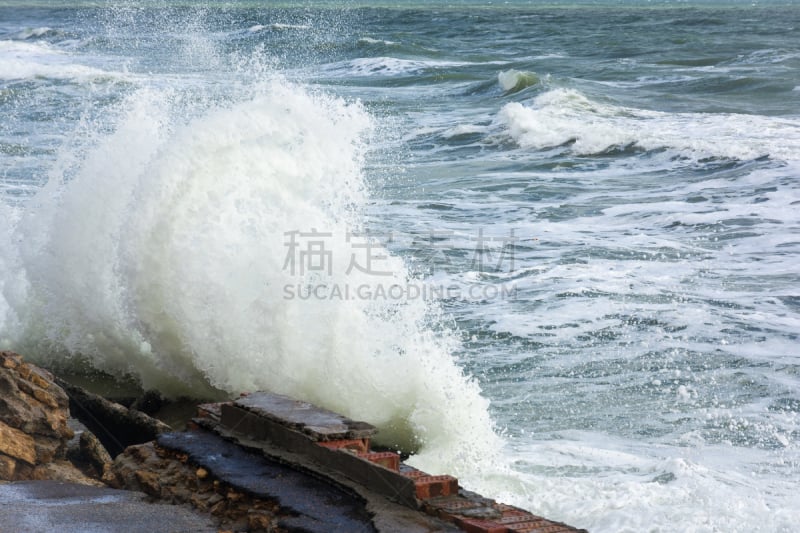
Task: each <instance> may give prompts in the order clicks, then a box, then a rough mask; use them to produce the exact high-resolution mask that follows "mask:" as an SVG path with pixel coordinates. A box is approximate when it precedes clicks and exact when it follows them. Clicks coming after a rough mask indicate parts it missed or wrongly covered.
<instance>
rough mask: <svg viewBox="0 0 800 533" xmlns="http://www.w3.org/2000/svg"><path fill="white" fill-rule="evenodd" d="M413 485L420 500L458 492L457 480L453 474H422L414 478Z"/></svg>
mask: <svg viewBox="0 0 800 533" xmlns="http://www.w3.org/2000/svg"><path fill="white" fill-rule="evenodd" d="M414 485H415V486H416V489H417V498H419V499H420V500H427V499H428V498H435V497H437V496H449V495H451V494H458V480H457V479H456V478H454V477H453V476H424V477H420V478H417V479H416V480H414Z"/></svg>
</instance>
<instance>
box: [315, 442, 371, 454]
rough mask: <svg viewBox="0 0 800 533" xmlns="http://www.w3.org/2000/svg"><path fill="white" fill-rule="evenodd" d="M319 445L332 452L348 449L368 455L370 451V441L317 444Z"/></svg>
mask: <svg viewBox="0 0 800 533" xmlns="http://www.w3.org/2000/svg"><path fill="white" fill-rule="evenodd" d="M317 444H319V445H320V446H322V447H324V448H330V449H331V450H341V449H347V450H353V451H355V452H359V453H367V452H368V451H369V439H352V440H349V439H348V440H328V441H322V442H317Z"/></svg>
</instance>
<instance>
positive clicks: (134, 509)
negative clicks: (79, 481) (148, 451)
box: [0, 481, 217, 533]
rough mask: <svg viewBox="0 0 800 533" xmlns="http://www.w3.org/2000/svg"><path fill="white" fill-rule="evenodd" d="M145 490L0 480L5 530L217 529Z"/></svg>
mask: <svg viewBox="0 0 800 533" xmlns="http://www.w3.org/2000/svg"><path fill="white" fill-rule="evenodd" d="M146 500H147V496H146V495H145V494H142V493H140V492H131V491H124V490H115V489H110V488H101V487H90V486H86V485H76V484H72V483H62V482H59V481H20V482H15V483H8V484H0V533H44V532H48V531H59V532H61V533H186V532H193V533H195V532H196V533H216V532H217V528H216V527H215V526H214V523H213V522H212V521H211V520H210V519H209V518H208V517H205V516H201V515H198V514H195V513H193V512H192V511H191V510H190V509H189V508H186V507H180V506H175V505H165V504H157V503H148V502H147V501H146Z"/></svg>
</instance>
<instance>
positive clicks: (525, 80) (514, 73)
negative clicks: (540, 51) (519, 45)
mask: <svg viewBox="0 0 800 533" xmlns="http://www.w3.org/2000/svg"><path fill="white" fill-rule="evenodd" d="M497 82H498V83H499V84H500V87H502V88H503V90H504V91H506V92H507V93H515V92H519V91H521V90H522V89H525V88H527V87H531V86H533V85H536V84H537V83H539V76H537V75H536V73H535V72H526V71H519V70H515V69H510V70H504V71H502V72H500V73H498V74H497Z"/></svg>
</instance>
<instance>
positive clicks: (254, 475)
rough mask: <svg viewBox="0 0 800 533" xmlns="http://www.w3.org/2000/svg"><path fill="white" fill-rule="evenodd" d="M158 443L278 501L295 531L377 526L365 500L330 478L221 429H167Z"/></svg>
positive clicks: (347, 531) (345, 531) (351, 531)
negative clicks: (249, 447) (247, 445)
mask: <svg viewBox="0 0 800 533" xmlns="http://www.w3.org/2000/svg"><path fill="white" fill-rule="evenodd" d="M157 442H158V445H159V446H162V447H164V448H168V449H170V450H174V451H178V452H181V453H185V454H187V455H188V457H189V461H191V462H192V463H193V464H196V465H198V466H200V467H203V468H205V469H207V470H208V471H209V472H210V473H211V474H212V475H213V476H214V477H216V478H218V479H219V480H220V481H222V482H224V483H227V484H229V485H230V486H232V487H234V488H236V489H237V490H239V491H242V492H245V493H248V494H251V495H253V496H256V497H259V498H264V499H270V500H273V501H275V502H277V503H278V505H279V506H280V507H281V510H282V511H284V512H286V513H287V514H288V515H290V516H288V517H286V518H284V519H282V520H281V521H280V523H279V524H278V525H279V526H280V527H283V528H285V529H287V530H290V531H308V532H319V533H334V532H342V533H360V532H373V531H375V528H374V527H373V525H372V521H371V519H370V516H369V514H368V513H367V511H366V509H365V504H364V502H363V501H361V500H360V499H359V498H357V497H356V496H353V495H351V494H348V493H347V492H345V491H343V490H340V489H339V488H338V487H335V486H333V485H331V484H329V483H326V482H323V481H320V480H319V479H317V478H315V477H312V476H311V475H308V474H305V473H303V472H300V471H298V470H295V469H292V468H290V467H288V466H285V465H283V464H280V463H278V462H276V461H273V460H271V459H268V458H266V457H264V456H263V455H260V454H256V453H251V452H248V451H245V450H243V449H242V448H241V447H239V446H237V445H235V444H233V443H231V442H228V441H226V440H223V439H222V438H220V437H217V436H216V435H212V434H209V433H202V432H189V433H167V434H162V435H160V436H159V437H158V440H157Z"/></svg>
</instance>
